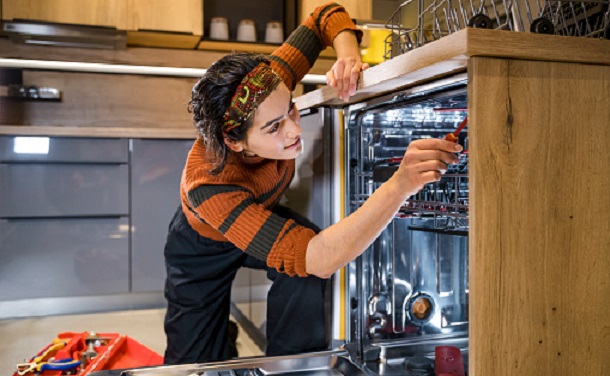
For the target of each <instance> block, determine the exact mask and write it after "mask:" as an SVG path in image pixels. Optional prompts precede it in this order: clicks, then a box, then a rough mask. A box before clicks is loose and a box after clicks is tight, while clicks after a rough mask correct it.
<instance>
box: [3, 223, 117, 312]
mask: <svg viewBox="0 0 610 376" xmlns="http://www.w3.org/2000/svg"><path fill="white" fill-rule="evenodd" d="M128 230H129V223H128V220H127V218H114V219H44V220H43V219H27V220H22V219H17V220H0V286H2V289H0V301H7V300H16V299H32V298H49V297H64V296H87V295H100V294H110V293H123V292H128V290H129V257H128V254H129V238H128V235H129V231H128Z"/></svg>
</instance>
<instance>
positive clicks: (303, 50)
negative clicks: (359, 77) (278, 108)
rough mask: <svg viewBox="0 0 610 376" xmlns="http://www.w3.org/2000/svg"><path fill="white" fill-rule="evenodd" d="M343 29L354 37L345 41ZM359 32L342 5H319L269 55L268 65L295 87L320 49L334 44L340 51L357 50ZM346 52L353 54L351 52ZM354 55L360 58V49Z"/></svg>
mask: <svg viewBox="0 0 610 376" xmlns="http://www.w3.org/2000/svg"><path fill="white" fill-rule="evenodd" d="M345 32H350V33H352V35H353V36H354V37H355V38H356V39H355V40H354V41H353V42H352V41H349V42H347V43H344V42H343V38H345V35H342V34H344V33H345ZM361 35H362V31H360V30H358V28H356V25H354V23H353V22H352V20H351V18H350V17H349V14H347V12H346V11H345V8H343V7H342V6H341V5H339V4H336V3H328V4H325V5H322V6H320V7H318V8H316V9H315V10H314V11H313V12H312V14H311V15H310V16H309V17H307V19H305V20H304V21H303V23H302V24H301V25H299V26H298V27H297V28H296V30H294V31H293V32H292V33H291V34H290V36H289V37H288V39H286V41H285V42H284V43H283V44H282V45H281V46H280V47H279V48H278V49H276V50H275V51H274V52H273V53H272V54H271V56H270V57H269V59H270V60H271V68H273V70H274V71H276V72H277V73H278V74H279V75H280V76H281V77H282V80H283V81H284V84H286V86H287V87H288V88H289V89H290V90H294V88H295V85H296V84H297V82H299V81H300V80H301V79H302V78H303V76H304V75H305V74H307V73H308V72H309V70H310V69H311V67H312V66H313V64H314V62H315V61H316V59H317V58H318V56H319V55H320V52H322V50H324V49H325V48H326V47H330V46H333V48H335V49H337V48H339V50H341V51H343V50H345V47H349V48H352V51H353V46H355V47H356V49H357V47H358V38H360V37H361ZM340 36H341V37H340ZM337 38H339V39H337ZM349 53H350V55H353V53H352V52H349ZM342 54H343V52H339V51H337V56H338V57H339V58H340V57H341V56H342ZM357 56H358V59H359V56H360V52H359V51H358V52H357Z"/></svg>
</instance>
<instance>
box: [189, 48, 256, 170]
mask: <svg viewBox="0 0 610 376" xmlns="http://www.w3.org/2000/svg"><path fill="white" fill-rule="evenodd" d="M264 61H268V59H267V58H266V57H265V56H264V55H257V54H248V53H236V54H231V55H227V56H224V57H222V58H221V59H220V60H218V61H217V62H215V63H214V64H212V66H211V67H210V68H209V69H208V70H207V71H206V72H205V74H204V75H203V77H201V79H200V80H199V81H198V82H197V83H196V84H195V86H193V91H192V97H191V100H190V102H189V112H191V113H192V114H193V121H194V123H195V126H196V127H197V130H198V132H199V134H200V135H201V136H202V137H203V139H204V141H205V145H206V149H207V151H208V153H209V156H208V157H209V158H210V160H211V161H213V163H214V168H213V169H212V170H211V171H210V173H211V174H213V175H216V174H219V173H220V172H222V170H223V169H224V166H225V164H226V162H227V156H228V153H229V152H231V150H230V149H229V148H228V147H227V145H226V144H225V140H224V139H225V137H227V138H229V139H230V140H232V141H243V140H245V139H246V134H247V132H248V129H249V128H250V127H251V126H252V118H253V117H250V119H248V121H246V122H245V123H244V124H242V126H240V127H237V128H234V129H232V130H231V131H230V132H229V133H228V134H226V135H225V134H224V132H223V123H224V122H223V116H224V114H225V111H226V109H227V107H229V104H230V103H231V98H232V97H233V94H235V90H237V86H239V84H240V83H241V81H242V80H243V78H244V77H245V76H246V75H247V74H248V73H249V72H250V71H252V70H253V69H254V67H256V66H257V65H258V64H260V63H261V62H264Z"/></svg>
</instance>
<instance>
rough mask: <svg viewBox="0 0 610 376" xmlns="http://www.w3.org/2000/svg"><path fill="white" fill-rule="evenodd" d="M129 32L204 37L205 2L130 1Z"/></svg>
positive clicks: (128, 8) (181, 0) (128, 11)
mask: <svg viewBox="0 0 610 376" xmlns="http://www.w3.org/2000/svg"><path fill="white" fill-rule="evenodd" d="M127 18H128V25H127V29H128V30H156V31H171V32H179V33H188V34H193V35H199V36H201V35H203V0H179V1H176V0H129V1H127Z"/></svg>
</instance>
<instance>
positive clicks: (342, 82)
mask: <svg viewBox="0 0 610 376" xmlns="http://www.w3.org/2000/svg"><path fill="white" fill-rule="evenodd" d="M368 67H369V65H368V63H362V61H361V60H360V59H359V58H356V57H353V56H352V57H342V58H338V59H337V61H335V64H333V66H332V68H331V69H330V70H329V71H328V72H327V73H326V84H327V85H329V86H331V87H334V88H336V89H337V96H338V97H339V98H341V99H343V100H344V101H348V100H349V97H351V96H352V95H354V93H355V92H356V86H357V85H358V78H359V77H360V72H361V71H364V70H366V69H367V68H368Z"/></svg>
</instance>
